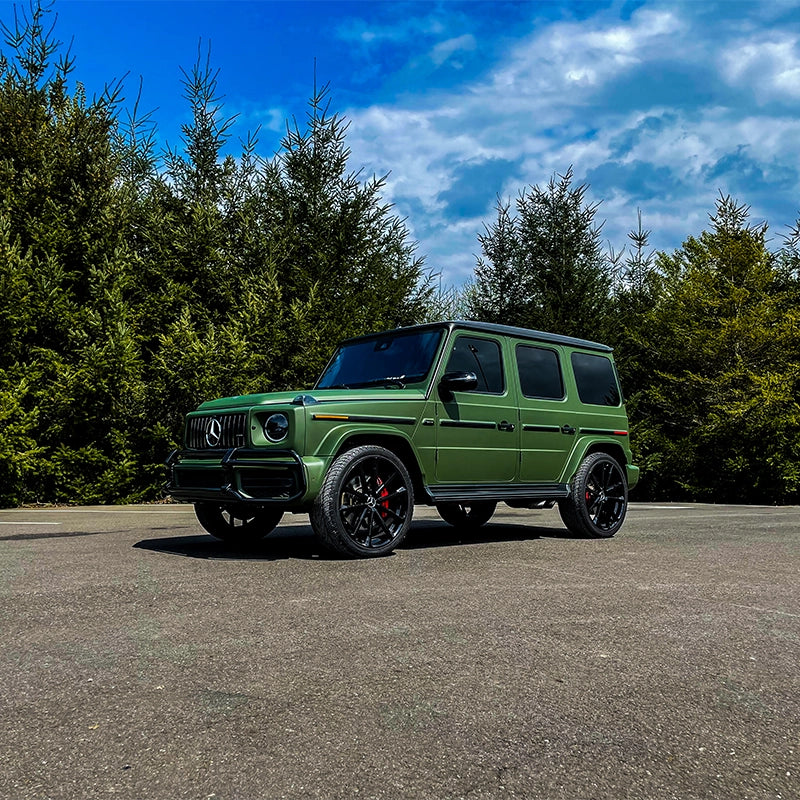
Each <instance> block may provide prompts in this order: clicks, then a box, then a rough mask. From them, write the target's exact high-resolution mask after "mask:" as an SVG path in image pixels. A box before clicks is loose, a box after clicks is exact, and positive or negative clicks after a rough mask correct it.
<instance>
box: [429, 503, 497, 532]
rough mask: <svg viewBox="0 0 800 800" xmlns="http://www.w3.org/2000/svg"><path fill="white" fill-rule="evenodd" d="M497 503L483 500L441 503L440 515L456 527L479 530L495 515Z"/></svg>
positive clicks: (438, 507) (438, 508)
mask: <svg viewBox="0 0 800 800" xmlns="http://www.w3.org/2000/svg"><path fill="white" fill-rule="evenodd" d="M496 508H497V503H494V502H492V501H489V500H482V501H478V502H475V503H439V504H438V505H437V506H436V510H437V511H438V512H439V516H440V517H441V518H442V519H443V520H444V521H445V522H447V523H449V524H450V525H452V526H453V527H454V528H461V529H462V530H468V531H472V530H477V529H478V528H480V527H481V526H483V525H485V524H486V523H487V522H488V521H489V520H490V519H491V518H492V516H493V515H494V512H495V509H496Z"/></svg>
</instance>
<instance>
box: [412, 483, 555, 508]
mask: <svg viewBox="0 0 800 800" xmlns="http://www.w3.org/2000/svg"><path fill="white" fill-rule="evenodd" d="M425 491H426V493H427V495H428V498H429V502H430V503H432V504H434V505H435V504H436V503H466V502H469V501H474V500H497V501H498V502H499V501H502V500H514V501H520V500H535V501H539V500H560V499H562V498H564V497H569V484H568V483H523V484H519V483H517V484H513V485H509V484H505V483H481V484H439V485H437V486H426V487H425Z"/></svg>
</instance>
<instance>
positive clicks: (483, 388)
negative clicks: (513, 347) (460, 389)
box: [446, 336, 506, 394]
mask: <svg viewBox="0 0 800 800" xmlns="http://www.w3.org/2000/svg"><path fill="white" fill-rule="evenodd" d="M446 372H474V373H475V375H476V376H477V378H478V386H477V388H475V389H473V391H475V392H483V393H484V394H503V391H504V390H505V388H506V387H505V381H504V380H503V359H502V356H501V355H500V345H498V344H497V342H494V341H492V340H491V339H478V338H476V337H473V336H459V337H458V339H456V343H455V345H453V351H452V352H451V353H450V358H449V359H448V361H447V369H446Z"/></svg>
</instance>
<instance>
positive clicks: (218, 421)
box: [186, 414, 247, 450]
mask: <svg viewBox="0 0 800 800" xmlns="http://www.w3.org/2000/svg"><path fill="white" fill-rule="evenodd" d="M246 444H247V414H213V415H212V414H210V415H208V416H203V417H189V421H188V423H187V425H186V446H187V447H188V448H190V449H191V450H208V449H217V450H218V449H223V448H224V449H227V448H230V447H244V446H245V445H246Z"/></svg>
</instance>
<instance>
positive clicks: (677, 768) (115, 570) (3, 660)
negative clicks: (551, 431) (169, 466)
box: [0, 504, 800, 800]
mask: <svg viewBox="0 0 800 800" xmlns="http://www.w3.org/2000/svg"><path fill="white" fill-rule="evenodd" d="M799 676H800V509H798V508H796V507H791V508H786V507H784V508H769V507H764V508H759V507H743V506H738V507H734V506H711V505H675V504H666V505H663V506H660V505H647V504H633V505H632V506H631V509H630V512H629V518H628V520H627V522H626V523H625V526H624V527H623V529H622V531H621V532H620V533H619V534H618V535H617V536H616V537H615V538H613V539H610V540H600V541H592V540H580V539H575V538H572V537H570V536H569V535H568V534H567V532H566V530H565V529H564V527H563V526H562V525H561V522H560V520H559V518H558V514H557V512H556V511H554V510H550V511H522V510H512V509H508V508H505V507H504V506H501V509H500V510H499V511H498V514H497V515H496V516H495V518H494V519H493V520H492V522H490V523H489V525H487V526H486V527H485V528H484V529H483V530H482V531H480V532H479V533H477V534H475V535H471V536H463V535H460V534H458V533H457V532H456V531H454V530H453V529H452V528H450V527H449V526H447V525H446V524H445V523H443V522H441V521H440V520H439V519H438V517H437V515H436V513H435V511H432V510H430V509H425V508H421V507H418V508H417V509H416V514H415V522H414V524H413V527H412V530H411V533H410V535H409V538H408V540H407V542H406V544H405V545H404V546H403V547H402V548H400V549H399V550H398V551H396V552H395V553H394V554H393V555H391V556H389V557H386V558H381V559H374V560H362V561H347V560H336V559H329V558H327V557H325V556H324V555H322V554H321V552H320V549H319V548H318V546H317V544H316V541H315V539H314V538H313V535H312V534H311V530H310V528H309V527H308V520H307V518H306V517H303V516H294V515H286V516H285V517H284V520H283V522H282V524H281V526H280V527H279V528H278V530H277V531H275V533H273V534H272V535H271V536H270V537H268V538H267V539H266V540H265V541H264V542H263V544H262V545H261V546H260V547H259V548H257V549H255V550H253V551H251V552H246V553H243V552H237V551H235V550H232V549H231V548H230V547H228V546H226V545H224V544H222V543H219V542H216V541H215V540H213V539H211V538H210V537H208V536H206V535H204V534H203V533H202V531H201V529H200V527H199V525H198V524H197V523H196V522H195V520H194V516H193V512H192V509H191V507H190V506H180V505H153V506H136V507H120V508H68V509H47V508H46V509H20V510H9V511H0V725H1V726H2V727H0V798H9V799H11V800H17V799H19V800H27V799H28V798H36V800H45V799H56V798H59V799H60V798H80V799H81V800H91V799H92V798H108V797H121V798H130V799H131V800H140V799H141V800H144V799H145V798H147V799H148V800H161V799H162V798H163V800H177V799H178V798H197V799H198V800H262V799H263V800H278V799H279V798H325V800H329V799H330V800H333V799H337V798H342V799H344V798H347V800H352V799H353V798H391V799H394V798H422V799H424V798H435V799H436V800H439V799H440V798H441V799H444V798H465V800H479V799H482V798H553V799H556V798H558V799H559V800H560V799H561V798H563V799H564V800H601V799H602V800H606V798H608V799H609V800H612V799H613V800H623V799H624V798H631V799H632V800H633V799H634V798H635V799H636V800H661V799H662V798H664V799H665V800H668V799H672V798H674V799H675V800H693V799H695V798H696V799H697V800H712V799H714V798H725V799H726V800H727V799H728V798H730V800H750V799H752V800H756V799H758V800H762V799H763V800H767V799H769V800H779V799H780V800H797V799H798V798H800V677H799Z"/></svg>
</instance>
